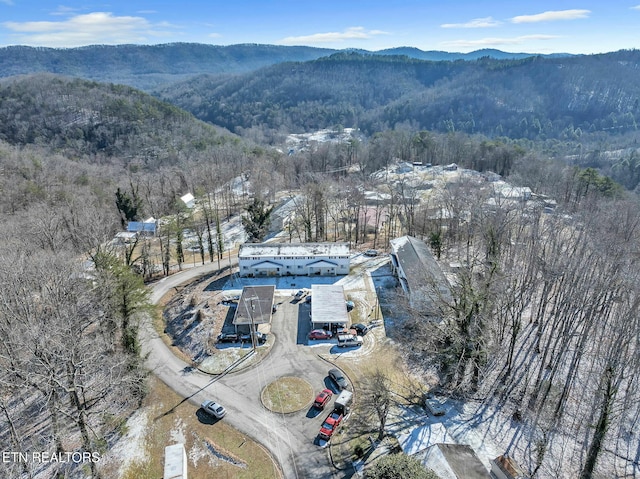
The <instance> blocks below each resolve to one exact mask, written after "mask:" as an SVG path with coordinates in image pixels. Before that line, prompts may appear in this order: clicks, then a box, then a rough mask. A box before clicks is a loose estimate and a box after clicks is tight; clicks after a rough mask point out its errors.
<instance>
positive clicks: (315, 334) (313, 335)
mask: <svg viewBox="0 0 640 479" xmlns="http://www.w3.org/2000/svg"><path fill="white" fill-rule="evenodd" d="M331 336H333V335H332V334H331V331H325V330H324V329H314V330H313V331H311V332H310V333H309V339H329V338H331Z"/></svg>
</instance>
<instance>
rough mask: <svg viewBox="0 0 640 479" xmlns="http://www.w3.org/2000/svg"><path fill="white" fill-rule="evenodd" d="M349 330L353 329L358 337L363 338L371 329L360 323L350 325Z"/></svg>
mask: <svg viewBox="0 0 640 479" xmlns="http://www.w3.org/2000/svg"><path fill="white" fill-rule="evenodd" d="M351 328H352V329H355V330H356V333H358V335H359V336H364V335H365V334H367V332H368V331H369V329H371V328H370V327H369V326H367V325H366V324H362V323H356V324H352V325H351Z"/></svg>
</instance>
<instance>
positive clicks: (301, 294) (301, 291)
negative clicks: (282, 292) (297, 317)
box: [294, 289, 305, 299]
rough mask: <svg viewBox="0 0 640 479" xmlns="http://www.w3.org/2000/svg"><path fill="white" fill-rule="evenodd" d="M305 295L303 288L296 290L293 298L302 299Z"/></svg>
mask: <svg viewBox="0 0 640 479" xmlns="http://www.w3.org/2000/svg"><path fill="white" fill-rule="evenodd" d="M304 295H305V290H304V289H300V290H298V291H297V292H296V294H295V296H294V298H295V299H302V297H303V296H304Z"/></svg>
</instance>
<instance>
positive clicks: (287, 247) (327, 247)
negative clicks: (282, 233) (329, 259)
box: [238, 243, 349, 258]
mask: <svg viewBox="0 0 640 479" xmlns="http://www.w3.org/2000/svg"><path fill="white" fill-rule="evenodd" d="M348 254H349V243H244V244H242V245H240V251H239V252H238V257H239V258H244V257H247V256H344V255H348Z"/></svg>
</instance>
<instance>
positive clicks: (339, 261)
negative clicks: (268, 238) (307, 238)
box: [238, 243, 349, 277]
mask: <svg viewBox="0 0 640 479" xmlns="http://www.w3.org/2000/svg"><path fill="white" fill-rule="evenodd" d="M238 266H239V268H240V276H247V277H262V276H314V275H315V276H337V275H343V274H344V275H346V274H349V245H348V243H245V244H243V245H241V246H240V251H239V252H238Z"/></svg>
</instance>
